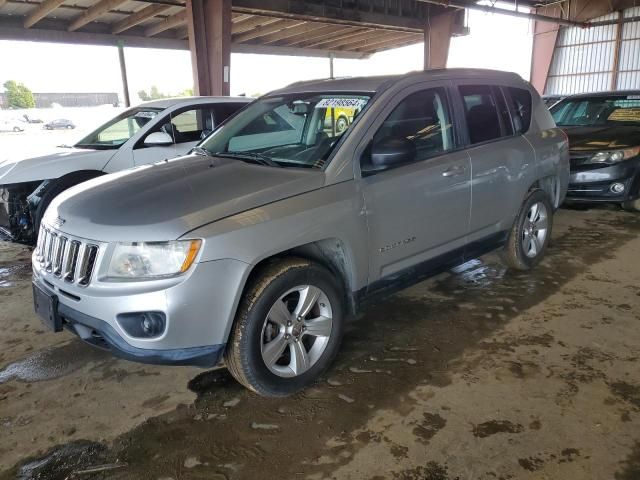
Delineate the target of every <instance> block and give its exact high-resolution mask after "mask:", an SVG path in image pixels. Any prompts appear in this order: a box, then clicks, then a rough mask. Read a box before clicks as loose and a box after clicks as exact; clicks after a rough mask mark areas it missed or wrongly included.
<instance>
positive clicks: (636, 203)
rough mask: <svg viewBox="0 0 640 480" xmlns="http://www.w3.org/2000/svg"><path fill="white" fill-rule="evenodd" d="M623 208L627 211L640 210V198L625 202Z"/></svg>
mask: <svg viewBox="0 0 640 480" xmlns="http://www.w3.org/2000/svg"><path fill="white" fill-rule="evenodd" d="M622 208H624V209H625V210H626V211H627V212H640V198H636V199H635V200H629V201H628V202H624V203H623V204H622Z"/></svg>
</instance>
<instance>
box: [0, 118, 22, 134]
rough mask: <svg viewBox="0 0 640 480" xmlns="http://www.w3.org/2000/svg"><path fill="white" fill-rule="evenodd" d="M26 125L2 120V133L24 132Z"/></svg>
mask: <svg viewBox="0 0 640 480" xmlns="http://www.w3.org/2000/svg"><path fill="white" fill-rule="evenodd" d="M23 131H24V125H23V124H22V123H21V122H19V121H17V120H0V132H23Z"/></svg>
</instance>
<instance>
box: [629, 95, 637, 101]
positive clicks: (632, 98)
mask: <svg viewBox="0 0 640 480" xmlns="http://www.w3.org/2000/svg"><path fill="white" fill-rule="evenodd" d="M627 100H640V95H627Z"/></svg>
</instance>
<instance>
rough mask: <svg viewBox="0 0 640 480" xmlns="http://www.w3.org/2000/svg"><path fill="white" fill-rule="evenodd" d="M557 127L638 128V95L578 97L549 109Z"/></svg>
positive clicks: (639, 109) (639, 111) (639, 110)
mask: <svg viewBox="0 0 640 480" xmlns="http://www.w3.org/2000/svg"><path fill="white" fill-rule="evenodd" d="M551 115H553V119H554V120H555V121H556V124H557V125H559V126H567V127H569V126H581V127H583V126H584V127H590V126H616V125H631V126H640V94H638V95H611V96H593V97H580V98H574V99H567V100H564V101H562V102H560V103H558V104H556V105H554V106H553V107H552V108H551Z"/></svg>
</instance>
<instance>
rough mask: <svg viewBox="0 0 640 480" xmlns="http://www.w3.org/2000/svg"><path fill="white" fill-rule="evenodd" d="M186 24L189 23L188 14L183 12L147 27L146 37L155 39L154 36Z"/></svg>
mask: <svg viewBox="0 0 640 480" xmlns="http://www.w3.org/2000/svg"><path fill="white" fill-rule="evenodd" d="M185 23H187V12H186V11H184V10H183V11H182V12H180V13H176V14H175V15H171V16H170V17H167V18H165V19H164V20H162V21H160V22H158V23H154V24H153V25H151V26H149V27H147V28H146V30H145V31H144V35H145V37H153V36H154V35H157V34H159V33H161V32H164V31H165V30H169V29H170V28H176V27H179V26H180V25H184V24H185Z"/></svg>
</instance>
